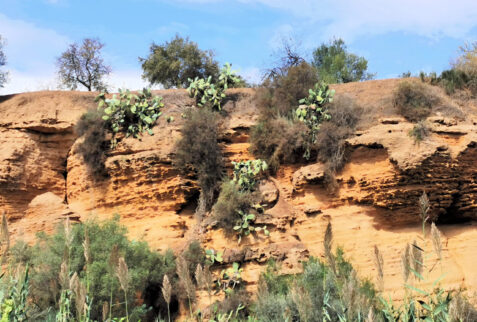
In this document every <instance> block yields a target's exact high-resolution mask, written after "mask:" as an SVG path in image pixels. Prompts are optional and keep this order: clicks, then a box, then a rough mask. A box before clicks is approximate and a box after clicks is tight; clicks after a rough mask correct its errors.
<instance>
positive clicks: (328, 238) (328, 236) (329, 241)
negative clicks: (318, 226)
mask: <svg viewBox="0 0 477 322" xmlns="http://www.w3.org/2000/svg"><path fill="white" fill-rule="evenodd" d="M323 246H324V249H325V258H326V260H327V261H328V264H329V265H330V267H331V269H332V271H333V273H334V274H335V275H336V264H335V257H334V255H333V250H332V247H333V230H332V228H331V222H328V225H327V226H326V231H325V239H324V241H323Z"/></svg>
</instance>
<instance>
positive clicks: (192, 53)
mask: <svg viewBox="0 0 477 322" xmlns="http://www.w3.org/2000/svg"><path fill="white" fill-rule="evenodd" d="M139 61H140V62H141V63H142V69H143V75H142V77H143V78H144V79H146V80H147V81H149V82H150V83H151V84H162V85H163V86H164V87H165V88H172V87H177V88H185V87H186V86H187V84H188V82H189V79H195V78H196V77H198V78H204V79H206V78H207V77H208V76H209V75H210V76H211V77H212V80H213V81H216V80H217V78H218V74H219V65H218V63H217V62H216V61H215V60H214V53H213V52H212V51H211V50H201V49H200V48H199V46H198V45H197V43H195V42H193V41H190V40H189V38H185V39H184V38H182V37H180V36H179V35H176V36H175V37H174V38H173V39H172V40H171V41H166V42H165V43H164V44H162V45H156V44H155V43H153V44H152V45H151V47H150V54H149V56H148V57H147V58H139Z"/></svg>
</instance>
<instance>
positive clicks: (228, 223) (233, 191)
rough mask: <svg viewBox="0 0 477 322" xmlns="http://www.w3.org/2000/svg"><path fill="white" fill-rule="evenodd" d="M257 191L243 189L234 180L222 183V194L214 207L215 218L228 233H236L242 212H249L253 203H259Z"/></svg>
mask: <svg viewBox="0 0 477 322" xmlns="http://www.w3.org/2000/svg"><path fill="white" fill-rule="evenodd" d="M258 201H259V197H258V195H257V193H251V192H249V191H242V190H241V189H240V187H239V186H238V185H237V184H235V183H234V182H233V181H226V182H224V183H222V186H221V190H220V195H219V197H218V199H217V202H216V204H215V205H214V207H213V209H212V210H213V213H214V219H216V220H217V222H218V225H219V226H220V227H222V228H224V230H225V231H226V232H227V233H234V232H235V231H234V226H235V225H236V223H237V221H240V220H241V219H242V218H241V215H240V211H241V212H244V213H245V212H248V210H249V209H250V207H251V205H253V204H254V203H257V202H258Z"/></svg>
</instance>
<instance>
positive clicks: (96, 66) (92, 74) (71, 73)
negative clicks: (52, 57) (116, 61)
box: [57, 38, 111, 91]
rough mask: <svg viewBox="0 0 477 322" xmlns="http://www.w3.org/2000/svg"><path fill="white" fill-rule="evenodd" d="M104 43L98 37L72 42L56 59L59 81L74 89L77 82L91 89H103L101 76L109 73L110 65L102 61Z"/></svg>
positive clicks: (103, 83) (104, 86)
mask: <svg viewBox="0 0 477 322" xmlns="http://www.w3.org/2000/svg"><path fill="white" fill-rule="evenodd" d="M103 47H104V44H103V43H101V42H100V41H99V39H91V38H86V39H83V42H82V44H78V43H73V44H71V45H70V46H69V48H68V49H67V50H66V51H65V52H64V53H63V54H61V56H60V57H59V58H58V60H57V66H58V75H59V77H60V81H61V83H63V84H64V85H65V86H66V87H68V88H69V89H72V90H75V89H76V88H77V87H78V84H80V85H83V86H84V87H86V88H87V89H88V91H91V90H93V89H94V90H97V91H101V90H105V89H106V83H105V82H104V81H103V77H104V76H106V75H109V74H110V73H111V67H110V66H108V65H106V64H105V63H104V60H103V58H102V57H101V49H102V48H103Z"/></svg>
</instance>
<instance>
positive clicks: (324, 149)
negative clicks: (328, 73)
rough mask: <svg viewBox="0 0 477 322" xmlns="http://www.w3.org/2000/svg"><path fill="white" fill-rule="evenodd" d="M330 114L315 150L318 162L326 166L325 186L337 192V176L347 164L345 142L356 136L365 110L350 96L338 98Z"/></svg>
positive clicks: (321, 128) (332, 105)
mask: <svg viewBox="0 0 477 322" xmlns="http://www.w3.org/2000/svg"><path fill="white" fill-rule="evenodd" d="M329 113H330V115H331V118H330V120H329V121H327V122H324V123H323V124H322V125H321V127H320V131H319V133H318V136H317V139H316V144H315V149H316V150H317V159H318V161H320V162H323V163H325V164H326V170H325V184H326V185H327V187H328V188H329V189H330V190H331V191H335V190H336V189H337V188H338V185H337V182H336V180H335V174H336V172H338V171H340V170H341V169H342V168H343V166H344V165H345V163H346V157H347V155H346V147H345V140H346V139H347V138H348V137H350V136H352V135H353V134H354V131H355V130H356V127H357V125H358V123H359V121H360V119H361V115H362V113H363V109H362V108H361V107H360V106H359V105H357V104H356V103H355V101H354V100H353V99H352V98H351V97H349V96H336V97H335V100H334V101H333V103H332V104H331V106H330V109H329Z"/></svg>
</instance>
